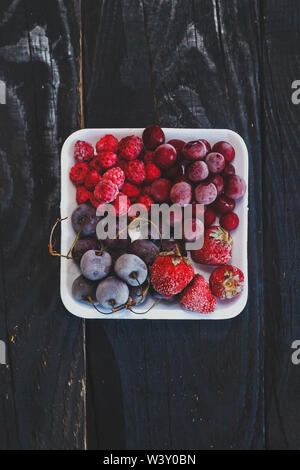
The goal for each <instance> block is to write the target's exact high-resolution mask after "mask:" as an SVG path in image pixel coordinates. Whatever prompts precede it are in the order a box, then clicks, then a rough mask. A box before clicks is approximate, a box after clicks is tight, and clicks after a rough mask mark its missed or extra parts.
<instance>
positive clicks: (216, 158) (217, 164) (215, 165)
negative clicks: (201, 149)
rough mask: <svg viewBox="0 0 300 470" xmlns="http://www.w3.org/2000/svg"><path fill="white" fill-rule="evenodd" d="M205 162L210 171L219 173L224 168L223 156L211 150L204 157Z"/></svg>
mask: <svg viewBox="0 0 300 470" xmlns="http://www.w3.org/2000/svg"><path fill="white" fill-rule="evenodd" d="M205 162H206V164H207V166H208V168H209V171H211V172H212V173H221V171H222V170H224V168H225V158H224V157H223V155H221V154H220V153H216V152H211V153H209V154H208V155H207V156H206V158H205Z"/></svg>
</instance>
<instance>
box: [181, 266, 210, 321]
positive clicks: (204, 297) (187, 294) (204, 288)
mask: <svg viewBox="0 0 300 470" xmlns="http://www.w3.org/2000/svg"><path fill="white" fill-rule="evenodd" d="M216 303H217V302H216V299H215V298H214V296H213V295H212V293H211V291H210V289H209V285H208V283H207V282H206V280H205V279H204V277H203V276H201V275H200V274H196V276H195V277H194V279H193V283H192V284H191V285H189V286H187V287H186V288H185V289H184V291H183V293H182V295H181V299H180V305H181V306H182V307H183V308H185V309H186V310H191V311H192V312H199V313H211V312H213V311H214V310H215V308H216Z"/></svg>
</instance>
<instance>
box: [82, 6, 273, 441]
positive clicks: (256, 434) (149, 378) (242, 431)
mask: <svg viewBox="0 0 300 470" xmlns="http://www.w3.org/2000/svg"><path fill="white" fill-rule="evenodd" d="M91 3H92V4H93V7H92V8H91V6H90V4H89V6H88V7H87V6H85V5H83V9H84V18H85V20H84V27H83V30H84V31H85V32H86V33H85V38H84V55H85V57H86V61H87V63H86V67H85V69H86V71H85V75H84V78H85V111H86V126H87V127H91V126H95V127H96V126H98V127H108V126H115V127H128V126H137V127H142V126H145V125H147V124H149V123H152V122H156V121H157V120H158V119H160V122H161V123H162V124H163V125H165V126H178V127H220V128H224V127H229V128H232V129H234V130H237V131H238V132H240V133H241V135H242V136H243V137H244V138H245V140H246V143H247V145H248V148H249V154H250V202H249V205H250V214H249V216H250V227H254V226H255V230H250V233H249V262H250V266H249V275H250V291H249V302H248V308H247V309H246V310H245V311H244V312H243V314H242V315H241V316H240V317H238V318H237V319H234V320H232V321H226V322H225V321H224V322H222V321H220V322H200V323H197V322H188V323H185V322H178V323H177V322H176V323H173V322H151V323H146V322H143V323H142V322H137V321H136V322H122V321H118V322H89V323H88V325H87V351H88V353H87V354H88V356H89V355H91V354H92V353H93V351H94V349H95V348H96V346H95V342H97V336H99V337H101V338H103V337H105V342H104V346H103V354H102V353H101V344H99V342H98V345H97V348H96V350H97V351H98V354H97V359H98V364H96V361H94V363H93V364H90V366H91V367H90V368H89V370H88V375H89V376H91V377H92V378H94V380H93V384H91V386H94V389H93V395H94V396H97V397H99V398H98V399H101V400H103V402H104V403H109V404H110V406H112V407H113V406H114V405H113V403H112V401H113V402H114V404H115V405H117V406H121V405H120V403H122V407H123V416H122V413H121V408H120V414H119V415H118V419H117V420H116V421H115V441H117V440H118V439H123V437H122V436H123V435H124V427H125V437H126V447H127V448H132V449H139V448H141V449H148V448H158V449H161V448H164V449H169V448H170V449H176V448H181V449H184V448H189V449H193V448H201V449H205V448H244V449H248V448H261V447H263V445H264V432H263V420H264V414H263V344H262V333H263V330H262V326H263V317H262V314H263V312H262V240H261V238H262V237H261V230H262V223H261V204H262V201H261V189H260V185H261V134H260V133H261V121H260V114H261V106H260V86H259V52H260V27H259V12H258V9H257V5H256V2H250V1H247V0H243V1H233V2H230V4H229V3H226V2H219V1H208V0H207V1H204V0H201V1H200V0H199V1H196V0H195V1H183V0H181V1H180V0H177V1H175V0H173V1H167V2H166V1H162V0H157V1H155V0H145V1H144V2H142V1H138V0H135V1H126V0H124V1H122V2H119V1H116V0H111V1H110V2H105V1H103V2H91ZM95 18H96V20H95ZM91 71H92V72H93V73H91ZM107 342H109V344H108V343H107ZM107 350H109V354H107ZM102 355H103V358H102ZM107 359H108V361H107ZM104 360H106V364H103V362H102V361H104ZM105 367H106V369H105ZM110 367H112V371H113V372H112V375H114V378H111V380H112V381H113V382H114V383H117V384H118V383H119V381H120V384H121V385H120V387H119V386H118V388H117V390H116V391H115V392H114V395H113V398H112V401H110V399H111V398H110V391H109V388H106V389H105V388H104V387H99V381H100V379H101V378H103V377H104V375H105V373H107V370H109V368H110ZM96 381H98V386H97V384H96ZM100 397H101V398H100ZM88 407H89V402H88ZM124 423H125V424H124ZM94 424H95V423H94ZM96 427H97V432H98V443H97V442H95V441H93V446H97V445H98V448H101V446H102V444H101V442H103V439H104V436H105V426H103V423H101V422H98V423H96ZM88 429H89V423H88ZM93 431H94V429H93ZM115 441H114V438H113V437H112V439H111V441H110V444H111V446H114V442H115Z"/></svg>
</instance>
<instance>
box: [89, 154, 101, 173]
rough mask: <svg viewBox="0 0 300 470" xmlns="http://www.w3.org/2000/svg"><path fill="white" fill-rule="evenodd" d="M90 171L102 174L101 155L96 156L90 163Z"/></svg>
mask: <svg viewBox="0 0 300 470" xmlns="http://www.w3.org/2000/svg"><path fill="white" fill-rule="evenodd" d="M89 167H90V170H95V171H97V173H100V174H101V173H102V165H101V160H100V158H99V155H96V156H95V157H94V158H93V159H92V160H91V161H90V162H89Z"/></svg>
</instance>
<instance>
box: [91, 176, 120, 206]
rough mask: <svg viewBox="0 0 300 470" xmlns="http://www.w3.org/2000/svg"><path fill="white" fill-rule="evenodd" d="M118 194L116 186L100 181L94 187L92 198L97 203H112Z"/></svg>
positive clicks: (103, 180)
mask: <svg viewBox="0 0 300 470" xmlns="http://www.w3.org/2000/svg"><path fill="white" fill-rule="evenodd" d="M118 193H119V189H118V186H117V185H116V184H114V183H113V182H112V181H110V180H105V179H102V180H101V181H100V183H98V184H97V186H96V187H95V191H94V196H95V198H96V199H97V201H99V202H112V201H114V200H115V199H116V197H117V195H118Z"/></svg>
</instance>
